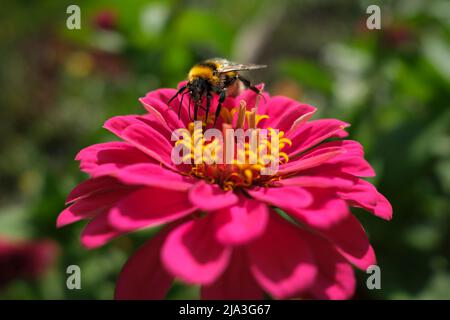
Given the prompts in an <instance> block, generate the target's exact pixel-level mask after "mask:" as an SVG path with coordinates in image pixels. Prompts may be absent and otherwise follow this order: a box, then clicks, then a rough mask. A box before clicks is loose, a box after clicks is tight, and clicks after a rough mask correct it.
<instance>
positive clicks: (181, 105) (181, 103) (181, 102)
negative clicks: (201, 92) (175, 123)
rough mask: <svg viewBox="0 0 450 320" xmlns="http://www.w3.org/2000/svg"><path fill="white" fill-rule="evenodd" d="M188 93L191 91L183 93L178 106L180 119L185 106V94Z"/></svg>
mask: <svg viewBox="0 0 450 320" xmlns="http://www.w3.org/2000/svg"><path fill="white" fill-rule="evenodd" d="M187 93H189V92H188V91H186V92H184V93H183V94H182V95H181V101H180V105H179V106H178V119H180V117H181V108H182V107H183V99H184V95H185V94H187Z"/></svg>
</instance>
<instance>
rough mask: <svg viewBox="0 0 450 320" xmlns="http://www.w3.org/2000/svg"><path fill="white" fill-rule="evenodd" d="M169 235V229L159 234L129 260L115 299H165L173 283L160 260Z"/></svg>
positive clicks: (119, 281)
mask: <svg viewBox="0 0 450 320" xmlns="http://www.w3.org/2000/svg"><path fill="white" fill-rule="evenodd" d="M167 233H168V232H167V229H165V230H163V231H161V232H159V233H158V234H157V235H156V236H155V237H154V238H152V239H151V240H149V241H147V242H146V243H145V244H144V245H143V246H142V247H140V248H139V249H138V250H137V251H136V253H134V255H133V256H132V257H131V258H130V259H128V261H127V263H126V264H125V266H124V267H123V269H122V271H121V272H120V275H119V278H118V280H117V284H116V290H115V295H114V297H115V299H117V300H153V299H164V297H165V295H166V293H167V291H168V290H169V289H170V286H171V284H172V281H173V277H172V276H171V275H169V273H167V271H166V270H165V269H164V266H163V265H162V262H161V259H160V251H161V247H162V244H163V243H164V241H165V239H166V236H167Z"/></svg>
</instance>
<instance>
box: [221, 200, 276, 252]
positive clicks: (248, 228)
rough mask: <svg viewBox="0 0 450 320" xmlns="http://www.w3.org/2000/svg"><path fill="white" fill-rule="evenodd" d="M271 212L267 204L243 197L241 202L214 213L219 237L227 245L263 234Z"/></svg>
mask: <svg viewBox="0 0 450 320" xmlns="http://www.w3.org/2000/svg"><path fill="white" fill-rule="evenodd" d="M268 218H269V214H268V210H267V207H266V205H265V204H263V203H260V202H257V201H253V200H250V199H245V198H244V197H242V198H241V199H240V201H239V204H237V205H235V206H232V207H230V208H227V209H222V210H220V211H218V212H215V213H214V222H215V228H216V237H217V239H218V240H219V241H220V242H221V243H223V244H226V245H241V244H244V243H247V242H249V241H251V240H253V239H256V238H257V237H259V236H261V235H262V234H263V232H264V231H265V229H266V226H267V222H268Z"/></svg>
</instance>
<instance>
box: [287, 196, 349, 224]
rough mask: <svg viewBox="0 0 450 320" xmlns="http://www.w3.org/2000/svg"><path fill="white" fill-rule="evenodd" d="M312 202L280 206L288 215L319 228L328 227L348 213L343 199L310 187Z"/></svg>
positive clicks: (345, 216) (344, 217)
mask: <svg viewBox="0 0 450 320" xmlns="http://www.w3.org/2000/svg"><path fill="white" fill-rule="evenodd" d="M310 190H311V193H312V194H314V202H313V203H312V204H311V205H310V206H308V207H306V208H282V209H285V211H286V213H288V214H289V215H290V216H292V217H294V218H296V219H298V220H300V221H301V222H303V223H306V224H307V225H309V226H311V227H313V228H320V229H328V228H330V227H332V226H334V225H336V224H338V223H339V222H340V221H341V220H343V219H346V218H347V217H348V216H349V215H350V211H349V210H348V206H347V204H346V203H345V201H343V200H341V199H338V198H336V197H335V196H334V197H333V195H332V194H331V193H330V192H327V191H321V190H313V189H310Z"/></svg>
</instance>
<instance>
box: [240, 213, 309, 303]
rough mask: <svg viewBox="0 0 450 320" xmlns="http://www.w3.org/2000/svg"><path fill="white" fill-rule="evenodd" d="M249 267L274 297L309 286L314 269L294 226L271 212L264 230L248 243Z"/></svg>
mask: <svg viewBox="0 0 450 320" xmlns="http://www.w3.org/2000/svg"><path fill="white" fill-rule="evenodd" d="M248 254H249V262H250V270H251V271H252V273H253V275H254V277H255V278H256V280H257V282H258V283H259V284H260V285H261V287H263V288H264V289H265V290H266V291H267V292H269V293H270V294H271V295H272V296H273V297H274V298H276V299H285V298H290V297H293V296H295V295H298V294H300V293H301V292H303V291H305V290H307V289H309V288H310V287H311V286H312V285H313V283H314V280H315V277H316V274H317V268H316V265H315V261H314V257H313V254H312V252H311V250H310V247H309V246H308V244H307V243H306V242H305V241H304V240H303V238H302V237H301V234H300V233H299V232H298V230H297V227H295V226H294V225H292V224H290V223H289V222H287V221H285V220H283V218H281V217H279V216H277V213H275V212H272V215H271V219H270V221H269V224H268V226H267V230H266V232H265V233H264V234H263V235H262V236H261V237H259V238H257V239H256V240H255V241H253V242H251V243H250V244H249V245H248Z"/></svg>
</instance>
